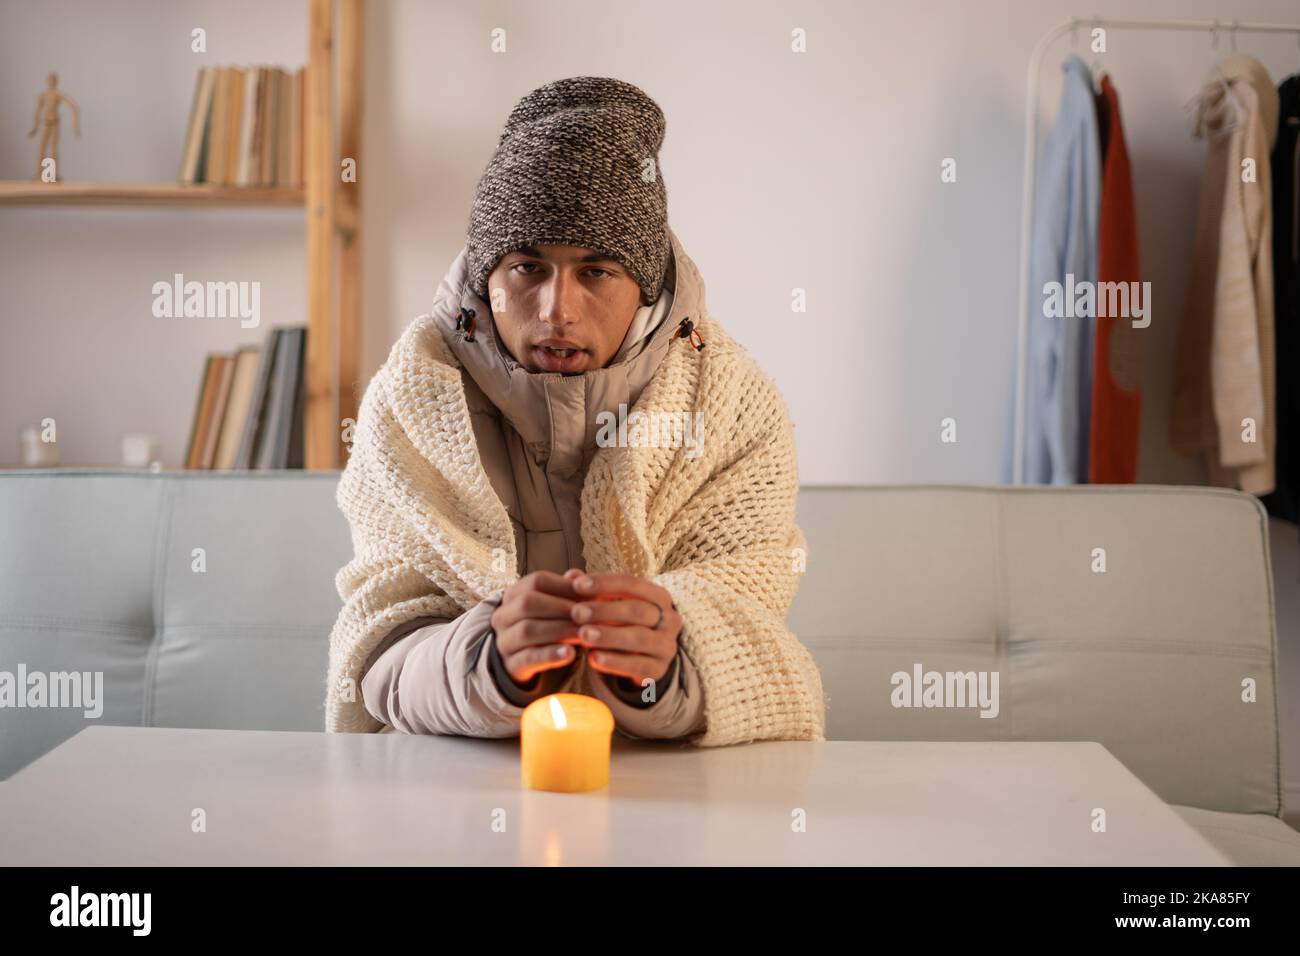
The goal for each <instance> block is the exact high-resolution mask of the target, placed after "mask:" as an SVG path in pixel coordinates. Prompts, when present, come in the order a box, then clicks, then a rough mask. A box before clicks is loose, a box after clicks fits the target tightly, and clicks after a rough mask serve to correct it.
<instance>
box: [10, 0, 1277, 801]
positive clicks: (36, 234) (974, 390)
mask: <svg viewBox="0 0 1300 956" xmlns="http://www.w3.org/2000/svg"><path fill="white" fill-rule="evenodd" d="M1072 14H1078V15H1081V16H1086V17H1090V16H1093V15H1094V14H1100V15H1103V16H1104V15H1107V14H1113V15H1116V16H1129V17H1134V16H1144V17H1181V18H1218V19H1221V20H1223V21H1224V22H1225V23H1227V22H1230V21H1231V20H1233V19H1240V20H1260V21H1274V22H1287V21H1296V20H1300V10H1298V9H1297V7H1296V5H1295V3H1294V0H1163V2H1162V0H1145V2H1140V0H1127V2H1123V3H1121V2H1117V0H1111V2H1099V3H1097V4H1096V5H1093V6H1088V7H1086V8H1085V7H1082V6H1078V5H1074V4H1071V3H1067V2H1065V0H1018V2H1002V3H992V2H982V3H973V2H964V0H944V2H936V0H928V2H915V0H909V2H896V3H888V4H875V3H857V2H848V0H843V2H821V3H805V2H799V3H794V2H783V3H776V2H744V3H741V2H739V0H735V2H725V3H709V4H705V3H700V2H698V0H660V2H657V3H654V4H645V3H632V2H625V3H610V4H606V5H604V6H598V7H593V6H592V5H591V4H590V3H585V2H579V0H550V2H547V3H544V4H540V3H524V2H482V3H472V4H471V3H449V2H427V0H390V2H380V3H373V4H371V5H370V6H369V14H368V19H367V24H366V29H367V51H366V53H367V75H366V91H365V109H366V114H365V153H364V155H363V157H362V163H361V181H362V185H363V189H364V193H363V196H364V199H363V202H364V219H363V225H364V236H365V252H364V265H365V276H364V282H365V312H364V325H365V330H364V338H363V342H364V353H363V362H362V369H363V372H364V375H365V377H366V378H368V377H369V375H370V374H371V373H373V371H374V369H375V368H377V367H378V365H379V363H380V362H381V361H382V360H383V358H384V357H385V355H386V354H387V351H388V348H389V347H390V345H391V344H392V342H393V341H394V340H395V339H396V337H397V336H398V335H399V334H400V332H401V330H402V329H403V328H404V327H405V325H406V324H407V323H408V322H409V321H410V319H411V318H413V317H414V316H415V315H417V314H419V313H420V312H423V311H425V310H426V309H427V308H428V304H429V301H430V298H431V296H432V293H433V291H434V289H435V288H436V286H437V283H438V280H439V278H440V277H441V276H442V274H443V272H444V271H445V269H446V267H447V265H448V264H449V263H450V262H451V260H452V259H453V258H454V256H455V254H456V252H457V251H458V250H459V248H460V246H461V244H462V242H463V236H464V229H465V223H466V217H467V215H468V211H469V206H470V202H471V199H472V195H473V189H474V185H475V183H476V181H477V179H478V177H479V175H480V173H481V172H482V169H483V167H484V165H485V163H486V162H487V160H488V158H489V156H490V155H491V152H492V149H493V147H494V146H495V143H496V139H497V136H498V135H499V133H500V129H501V125H502V123H503V122H504V121H505V118H506V116H507V114H508V113H509V111H510V109H511V107H512V106H513V105H514V103H515V102H516V101H517V100H518V98H519V97H520V96H522V95H523V94H524V93H526V92H528V91H529V90H530V89H532V88H534V87H536V86H538V85H540V84H542V83H544V82H547V81H549V80H552V79H556V78H558V77H563V76H569V75H577V74H598V75H613V76H617V77H620V78H623V79H626V80H629V81H631V82H634V83H637V84H638V85H640V86H642V87H643V88H644V89H645V90H646V91H647V92H648V93H649V94H650V95H651V96H653V97H654V98H655V99H656V100H657V101H658V102H659V103H660V105H661V106H662V107H663V109H664V111H665V113H666V115H667V118H668V131H667V138H666V143H665V147H664V152H663V154H662V157H661V158H662V169H663V173H664V176H665V179H666V183H667V188H668V202H669V213H670V217H671V221H672V223H673V225H674V228H675V229H676V230H677V232H678V234H679V235H680V236H681V238H682V240H683V242H684V243H685V245H686V248H687V250H688V251H689V252H690V254H691V255H692V257H693V258H694V259H695V260H696V262H697V264H698V265H699V266H700V269H701V271H702V273H703V275H704V277H705V281H706V283H707V285H708V290H709V291H708V301H709V305H710V309H711V311H712V312H713V314H714V315H715V316H716V317H717V318H718V319H719V320H720V321H722V322H723V323H725V324H726V325H727V327H728V328H729V329H730V331H731V333H732V334H733V335H734V336H735V337H736V338H738V339H739V340H740V341H741V342H743V343H744V344H745V345H746V346H748V347H749V349H750V350H751V352H752V353H753V354H754V355H755V357H756V358H757V359H758V361H759V362H760V363H761V364H762V365H763V367H764V368H765V369H766V370H767V371H768V372H769V374H771V375H772V376H773V377H774V378H775V379H776V381H777V383H778V385H779V386H780V388H781V390H782V392H783V394H784V396H785V398H786V401H787V403H788V404H789V406H790V409H791V412H792V414H793V416H794V419H795V422H796V432H797V436H798V443H799V455H800V470H801V477H802V480H803V481H804V482H805V483H808V484H820V483H859V482H863V483H878V482H995V481H997V480H998V477H999V461H1000V458H1001V454H1002V442H1003V436H1004V428H1005V419H1004V413H1005V410H1006V407H1007V398H1008V394H1009V391H1010V389H1011V387H1012V380H1011V365H1012V357H1013V344H1014V327H1015V306H1016V261H1017V247H1018V241H1019V235H1018V229H1019V215H1020V208H1019V202H1020V181H1021V180H1020V177H1021V143H1022V112H1023V103H1024V92H1025V67H1026V65H1027V62H1028V58H1029V53H1030V49H1031V48H1032V46H1033V44H1034V42H1035V41H1036V40H1037V38H1038V37H1039V36H1040V35H1041V34H1042V33H1043V32H1045V31H1046V30H1047V29H1049V28H1050V27H1052V26H1054V25H1055V24H1057V23H1059V22H1060V21H1061V20H1063V19H1065V18H1066V17H1068V16H1070V15H1072ZM195 26H202V27H204V28H205V29H206V30H207V34H208V43H209V46H208V52H207V54H206V55H196V54H193V53H191V52H190V50H189V31H190V30H191V29H192V28H193V27H195ZM495 27H504V28H505V29H506V30H507V36H508V50H509V52H508V53H506V54H504V55H500V54H493V53H491V52H490V50H489V31H490V30H491V29H493V28H495ZM793 27H803V28H805V29H806V30H807V32H808V37H809V52H808V53H807V54H804V55H795V54H792V53H791V52H789V34H790V30H791V29H792V28H793ZM1082 42H1083V38H1082V37H1081V44H1082ZM1238 46H1239V48H1240V49H1242V50H1244V51H1248V52H1250V53H1252V54H1253V55H1255V56H1257V57H1258V58H1260V59H1261V60H1262V61H1263V62H1264V64H1265V65H1266V66H1268V67H1269V69H1270V70H1271V71H1272V72H1273V74H1274V76H1275V78H1280V77H1281V76H1283V75H1284V74H1285V73H1288V72H1291V71H1293V70H1295V69H1297V68H1300V51H1298V50H1297V47H1296V42H1295V39H1294V38H1288V37H1259V36H1249V37H1243V38H1241V39H1240V40H1239V42H1238ZM1068 49H1069V44H1068V41H1066V40H1063V41H1060V42H1058V44H1057V46H1056V47H1055V48H1054V50H1053V52H1052V53H1050V54H1049V56H1048V58H1047V61H1046V63H1045V66H1044V69H1043V79H1044V88H1043V97H1042V103H1043V106H1044V109H1045V111H1046V113H1047V116H1048V119H1050V115H1051V113H1052V112H1054V109H1055V102H1056V98H1057V95H1058V92H1059V81H1058V79H1059V75H1060V74H1059V69H1058V65H1059V63H1060V61H1061V59H1062V58H1063V56H1064V55H1065V53H1066V52H1067V51H1068ZM1227 50H1228V40H1227V37H1226V36H1225V37H1224V38H1223V40H1222V42H1221V52H1222V53H1226V52H1227ZM1084 52H1086V51H1084ZM305 56H306V16H305V3H303V2H269V0H259V2H237V3H232V2H215V0H188V2H177V3H168V2H162V0H158V2H141V0H137V2H114V3H104V2H95V0H79V2H72V0H49V2H43V3H40V4H33V3H29V2H23V0H0V116H2V117H3V118H4V122H3V126H2V127H0V128H2V129H3V132H2V133H0V177H3V178H19V177H25V176H29V175H31V172H32V167H33V164H34V160H35V153H36V141H35V140H28V139H26V138H25V133H26V131H27V129H28V128H29V126H30V122H31V113H32V109H33V105H34V101H35V97H36V95H37V93H39V91H40V90H41V88H42V85H43V83H44V76H45V73H46V72H47V71H48V70H50V69H57V70H59V71H60V73H61V75H62V78H63V82H62V86H63V88H64V89H65V91H66V92H67V93H69V94H70V95H72V96H73V97H74V98H76V99H77V100H78V102H79V103H80V105H81V108H82V113H83V116H82V123H83V137H82V138H81V139H80V140H77V139H74V138H72V137H71V136H70V133H69V132H68V131H67V127H66V126H65V135H64V141H63V154H62V155H63V170H64V175H65V177H66V178H68V179H93V180H99V181H109V180H137V181H149V180H158V181H167V180H170V179H172V178H173V177H174V176H175V174H176V167H177V164H178V161H179V150H180V143H181V138H182V136H183V132H184V125H185V119H186V115H187V112H188V109H189V103H190V97H191V93H192V83H193V76H194V73H195V71H196V70H197V68H198V67H199V66H200V65H203V64H227V63H244V64H248V63H255V62H273V63H279V64H285V65H294V66H296V65H298V64H300V63H302V62H303V61H304V60H305ZM1103 62H1104V63H1105V65H1106V66H1107V67H1108V68H1109V69H1110V71H1111V73H1112V75H1113V77H1114V80H1115V83H1116V86H1117V88H1118V90H1119V94H1120V98H1121V106H1122V110H1123V116H1124V122H1125V129H1126V133H1127V137H1128V141H1129V148H1130V152H1131V154H1132V157H1133V164H1134V177H1135V183H1136V189H1137V197H1138V203H1139V209H1138V216H1139V227H1140V230H1141V238H1142V256H1143V267H1144V274H1145V277H1146V278H1148V279H1149V280H1150V281H1151V282H1152V284H1153V304H1154V316H1153V322H1152V326H1151V328H1150V330H1149V338H1148V340H1147V342H1146V354H1147V357H1148V363H1147V367H1146V383H1145V388H1146V391H1145V395H1144V409H1143V436H1142V443H1143V444H1142V449H1143V454H1142V459H1141V468H1140V475H1139V477H1140V480H1142V481H1144V482H1173V483H1179V482H1196V481H1200V480H1202V477H1201V472H1200V470H1199V468H1198V467H1196V466H1195V465H1193V464H1192V463H1189V462H1185V461H1183V460H1181V459H1178V458H1176V457H1174V456H1173V455H1171V454H1170V453H1169V452H1168V451H1167V450H1166V444H1165V437H1164V435H1165V432H1164V423H1165V420H1166V416H1167V413H1168V404H1169V402H1168V398H1169V388H1170V369H1171V363H1172V358H1173V350H1174V341H1175V332H1176V328H1177V318H1178V315H1179V313H1180V310H1181V305H1182V300H1183V290H1184V287H1185V284H1186V280H1187V259H1188V252H1189V246H1190V241H1191V232H1192V228H1193V222H1194V215H1195V202H1196V188H1197V182H1198V176H1199V171H1200V158H1199V157H1200V154H1201V153H1200V147H1199V145H1198V144H1197V143H1196V142H1194V141H1193V140H1192V139H1191V137H1190V135H1189V132H1188V128H1189V127H1188V116H1187V113H1186V111H1185V110H1184V104H1185V103H1186V102H1187V100H1188V99H1189V98H1190V97H1191V96H1192V94H1193V93H1194V92H1195V90H1196V88H1197V86H1198V83H1199V81H1200V78H1201V76H1202V75H1203V74H1204V72H1205V70H1206V68H1207V67H1208V66H1209V64H1210V63H1211V51H1210V47H1209V39H1208V37H1207V36H1205V35H1202V34H1146V33H1143V34H1135V33H1130V32H1120V31H1113V32H1112V33H1111V36H1110V50H1109V52H1108V53H1107V54H1106V55H1105V57H1104V61H1103ZM949 156H951V157H954V158H956V159H957V161H958V182H957V183H956V184H949V185H944V184H942V183H941V182H940V180H939V164H940V161H941V160H942V159H943V158H944V157H949ZM301 239H302V215H301V212H294V211H285V212H264V213H258V214H255V215H254V214H249V213H246V212H223V211H207V212H196V211H177V210H166V211H156V212H149V211H136V210H131V211H104V210H90V211H88V210H79V209H70V210H57V211H50V210H38V211H31V210H16V209H12V208H4V209H0V327H2V328H3V338H0V342H2V343H3V344H2V345H0V464H8V463H12V462H14V461H15V460H16V459H17V431H18V428H19V426H20V425H21V424H24V423H29V422H34V421H38V420H39V419H41V418H43V417H45V416H47V415H52V416H54V417H55V418H56V420H57V421H58V422H59V427H60V445H61V448H62V453H63V460H64V463H66V464H98V463H111V462H113V461H115V460H116V458H117V447H118V441H119V438H120V435H121V433H122V432H125V431H149V432H153V433H155V434H158V435H160V436H161V437H162V439H163V453H164V458H165V460H166V461H167V463H169V464H176V463H178V462H179V461H180V458H181V456H182V455H183V453H184V447H185V441H186V437H187V434H188V428H189V422H190V417H191V415H192V412H193V405H194V398H195V392H196V390H197V386H198V377H199V373H200V370H201V367H202V360H203V355H204V353H205V352H207V351H209V350H217V349H231V348H233V347H234V346H235V345H236V344H240V343H244V342H250V343H251V342H259V341H261V339H262V337H263V335H264V334H265V331H266V329H267V328H268V327H269V326H270V325H271V324H272V323H275V322H301V321H302V320H303V304H304V277H305V265H304V257H303V243H302V241H301ZM175 272H183V273H184V274H185V275H186V276H187V277H190V278H198V279H201V280H205V279H223V280H232V279H233V280H250V281H251V280H259V281H261V283H262V311H263V321H262V328H259V329H254V330H244V329H240V328H239V326H238V323H237V322H235V321H226V322H222V321H220V320H159V319H155V318H153V317H152V316H151V314H150V303H151V301H152V296H151V294H150V287H151V285H152V284H153V282H155V281H158V280H160V279H167V278H169V277H170V276H171V275H172V274H173V273H175ZM796 286H799V287H803V288H805V289H807V290H808V296H809V304H810V310H809V312H808V313H807V314H804V315H793V314H791V312H790V310H789V297H790V290H791V289H792V288H793V287H796ZM947 416H953V417H955V418H956V419H957V421H958V436H959V441H958V442H957V444H955V445H944V444H941V443H940V442H939V440H938V429H939V422H940V420H941V419H942V418H944V417H947ZM1294 540H1295V535H1294V534H1292V533H1289V532H1288V531H1287V530H1286V529H1277V533H1275V536H1274V546H1275V548H1276V547H1278V546H1279V544H1281V546H1282V547H1283V548H1287V547H1290V548H1292V549H1293V548H1294ZM1282 559H1283V560H1282V561H1280V562H1279V567H1286V568H1290V569H1292V571H1294V569H1295V568H1296V567H1297V564H1298V563H1300V562H1297V561H1296V557H1295V553H1294V550H1290V551H1287V552H1286V553H1285V554H1284V555H1283V556H1282ZM1292 578H1293V575H1292V574H1291V572H1288V574H1287V576H1286V578H1285V580H1283V579H1281V578H1280V579H1279V580H1278V588H1279V591H1287V592H1288V593H1289V591H1290V589H1291V588H1293V587H1295V586H1296V583H1295V581H1294V580H1292ZM1282 606H1283V607H1291V608H1293V609H1295V616H1300V608H1297V607H1296V604H1295V602H1294V601H1292V602H1291V603H1290V604H1286V602H1285V601H1284V602H1282ZM1295 616H1292V617H1290V618H1285V619H1283V620H1282V621H1281V627H1282V630H1283V641H1284V644H1283V666H1284V668H1288V678H1287V680H1288V683H1289V684H1290V686H1292V687H1297V686H1300V659H1298V658H1300V647H1298V646H1297V645H1300V623H1297V622H1296V620H1295ZM1286 707H1287V710H1288V716H1287V719H1288V721H1289V722H1290V723H1291V724H1292V725H1293V726H1296V725H1300V711H1298V710H1297V709H1296V708H1297V702H1296V701H1295V700H1294V699H1291V700H1288V701H1287V702H1286ZM1287 746H1288V748H1289V750H1288V754H1287V760H1288V763H1289V766H1290V767H1291V768H1293V769H1292V771H1291V773H1292V775H1293V776H1295V775H1296V774H1297V773H1298V772H1300V733H1293V734H1291V735H1290V737H1289V739H1288V742H1287ZM1296 802H1297V803H1300V794H1298V795H1297V800H1296Z"/></svg>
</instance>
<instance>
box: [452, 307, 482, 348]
mask: <svg viewBox="0 0 1300 956" xmlns="http://www.w3.org/2000/svg"><path fill="white" fill-rule="evenodd" d="M477 314H478V313H476V312H475V311H474V310H473V309H466V308H464V307H462V308H461V310H460V315H458V316H457V317H456V328H457V329H458V330H463V331H464V333H465V341H466V342H473V341H474V316H475V315H477Z"/></svg>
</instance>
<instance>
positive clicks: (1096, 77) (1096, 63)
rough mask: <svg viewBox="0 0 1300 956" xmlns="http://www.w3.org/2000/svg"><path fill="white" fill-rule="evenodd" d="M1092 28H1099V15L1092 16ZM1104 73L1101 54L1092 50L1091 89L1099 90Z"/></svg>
mask: <svg viewBox="0 0 1300 956" xmlns="http://www.w3.org/2000/svg"><path fill="white" fill-rule="evenodd" d="M1092 28H1093V29H1094V30H1099V29H1101V28H1102V26H1101V17H1096V16H1095V17H1093V18H1092ZM1105 75H1106V68H1105V67H1103V66H1102V65H1101V54H1100V53H1097V52H1095V51H1094V52H1093V54H1092V91H1093V92H1094V93H1100V92H1101V78H1102V77H1103V76H1105Z"/></svg>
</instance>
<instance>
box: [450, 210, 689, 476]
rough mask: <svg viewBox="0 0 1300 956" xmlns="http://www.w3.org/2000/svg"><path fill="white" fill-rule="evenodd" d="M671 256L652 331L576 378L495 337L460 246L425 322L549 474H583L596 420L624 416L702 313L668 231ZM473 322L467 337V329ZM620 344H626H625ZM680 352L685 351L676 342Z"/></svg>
mask: <svg viewBox="0 0 1300 956" xmlns="http://www.w3.org/2000/svg"><path fill="white" fill-rule="evenodd" d="M668 235H669V244H670V247H671V255H670V256H669V263H668V273H667V277H666V279H665V286H666V287H668V288H671V289H672V305H671V308H670V309H669V311H668V315H667V316H666V317H665V318H664V320H663V321H662V322H661V323H660V324H659V326H658V328H656V329H655V331H654V332H653V333H652V334H651V335H650V336H649V338H648V339H646V340H645V341H644V342H642V343H640V344H639V345H634V346H633V347H632V348H630V349H626V350H623V349H620V351H626V354H625V355H623V357H622V358H616V359H615V360H614V361H612V362H611V363H610V364H609V365H606V366H605V367H604V368H599V369H591V370H589V371H586V372H582V373H580V374H578V375H567V376H566V375H562V374H560V373H558V372H530V371H528V369H526V368H524V366H522V365H520V364H519V363H518V362H517V361H515V359H514V358H513V357H512V356H511V355H510V353H509V352H508V351H507V349H506V348H505V346H504V344H503V343H502V342H501V341H500V338H499V336H498V335H497V330H496V326H495V324H494V323H493V320H492V310H491V309H490V308H489V307H488V304H487V303H486V302H485V301H484V300H483V298H482V297H481V296H479V295H478V294H477V293H476V292H474V291H473V290H472V289H471V288H470V287H469V285H468V278H469V274H468V272H469V271H468V264H467V263H468V250H467V249H466V248H462V249H461V251H460V253H459V255H457V257H456V259H455V261H454V262H452V264H451V266H450V268H449V269H448V270H447V274H446V275H445V276H444V277H443V279H442V282H441V283H440V284H439V286H438V291H437V293H436V294H435V296H434V303H433V310H432V313H431V314H432V316H433V318H434V321H435V323H436V325H437V328H438V330H439V332H441V333H442V336H443V339H444V341H445V342H446V343H447V346H448V348H450V349H451V350H452V352H453V353H454V354H455V356H456V358H457V359H458V360H459V361H460V363H461V365H462V366H463V367H464V369H465V371H466V372H467V373H468V374H469V376H470V377H471V378H472V379H473V380H474V383H475V384H476V385H477V386H478V388H479V389H480V390H481V391H482V393H483V395H484V396H485V397H486V398H487V399H488V401H490V402H491V403H492V405H493V406H495V407H496V409H497V410H498V411H499V412H500V413H501V415H502V416H503V417H504V418H506V419H507V420H508V421H509V422H510V424H511V425H512V426H513V427H514V429H515V430H516V431H517V432H519V434H520V436H521V437H522V438H523V439H524V441H525V442H526V443H527V444H528V445H529V447H530V448H532V449H533V451H534V454H535V455H537V457H538V460H539V462H540V461H541V460H547V461H549V465H548V470H559V471H576V470H579V469H585V467H586V465H587V463H588V462H589V461H590V459H591V456H592V455H593V454H594V452H595V436H596V433H597V431H598V430H599V422H598V420H597V415H598V414H599V413H601V412H608V413H611V414H614V415H618V414H619V407H618V406H619V405H620V404H622V405H625V406H626V407H625V409H624V413H626V412H628V411H630V410H631V409H632V407H633V406H634V405H635V404H636V402H637V400H638V398H639V397H640V395H641V392H642V390H643V389H644V388H645V386H646V384H648V383H649V381H650V379H651V378H653V377H654V373H655V371H656V370H657V369H658V367H659V364H660V362H662V361H663V358H664V356H665V355H666V354H667V353H668V349H669V348H670V347H672V346H673V344H674V343H675V342H676V341H677V339H678V338H679V337H680V335H681V334H682V331H683V329H682V325H683V322H684V321H685V320H686V319H696V320H698V318H699V317H700V316H701V315H702V313H703V312H704V283H703V280H702V279H701V277H700V274H699V270H698V269H696V267H695V264H694V263H693V262H692V261H691V259H690V258H689V257H688V256H687V255H686V253H685V251H684V250H683V249H682V246H681V243H680V242H679V240H678V239H677V236H676V234H675V233H674V232H673V231H672V229H671V228H670V229H669V230H668ZM471 320H472V323H473V329H472V337H467V328H466V326H467V324H468V323H469V321H471ZM625 344H626V343H625ZM681 347H688V346H687V343H685V342H683V343H682V344H681Z"/></svg>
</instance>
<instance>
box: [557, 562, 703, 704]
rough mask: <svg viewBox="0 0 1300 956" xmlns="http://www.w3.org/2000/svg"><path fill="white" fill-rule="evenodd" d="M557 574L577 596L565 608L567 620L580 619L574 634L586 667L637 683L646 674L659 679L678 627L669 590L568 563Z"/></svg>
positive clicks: (679, 621)
mask: <svg viewBox="0 0 1300 956" xmlns="http://www.w3.org/2000/svg"><path fill="white" fill-rule="evenodd" d="M563 580H564V581H565V582H566V583H568V584H569V585H570V586H571V587H572V589H573V591H574V594H575V595H576V596H577V598H578V600H577V601H576V602H575V603H573V604H572V606H571V609H570V614H571V619H572V622H573V624H574V625H580V627H579V629H578V638H579V640H580V641H581V643H582V645H583V646H584V647H586V648H587V660H588V661H590V662H591V666H592V668H593V669H595V670H597V671H600V672H601V673H604V674H610V675H614V676H619V677H626V678H628V679H629V680H632V681H634V682H635V683H636V684H637V685H638V686H640V685H641V682H642V681H643V680H645V679H646V678H650V679H651V680H653V681H655V683H656V684H657V683H658V682H659V681H660V680H662V679H663V677H664V675H665V674H667V673H668V668H669V666H671V665H672V662H673V658H674V657H676V656H677V639H678V637H679V636H680V635H681V633H682V616H681V615H680V614H678V613H677V608H676V606H674V604H673V596H672V595H671V594H669V593H668V592H667V591H666V590H664V589H663V588H661V587H660V586H659V585H657V584H654V583H652V582H650V581H647V580H646V579H645V578H639V577H636V576H635V575H632V574H585V573H584V572H582V571H581V570H579V569H577V568H570V569H569V570H568V571H565V572H564V578H563ZM661 611H662V621H661V622H660V617H661V615H660V612H661ZM656 622H660V623H659V627H658V628H656V627H655V623H656Z"/></svg>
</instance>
